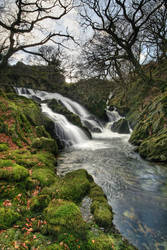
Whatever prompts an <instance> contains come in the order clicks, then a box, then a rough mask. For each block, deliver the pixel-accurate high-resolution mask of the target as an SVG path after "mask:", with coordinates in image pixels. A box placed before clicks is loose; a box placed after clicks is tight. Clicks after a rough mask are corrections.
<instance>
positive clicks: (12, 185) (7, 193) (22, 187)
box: [0, 180, 27, 199]
mask: <svg viewBox="0 0 167 250" xmlns="http://www.w3.org/2000/svg"><path fill="white" fill-rule="evenodd" d="M26 188H27V180H25V182H9V181H8V180H7V181H4V180H1V181H0V198H1V199H4V198H6V199H14V198H15V197H16V196H17V195H18V194H20V193H21V194H23V193H26Z"/></svg>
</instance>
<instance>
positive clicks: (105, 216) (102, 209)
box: [91, 200, 113, 227]
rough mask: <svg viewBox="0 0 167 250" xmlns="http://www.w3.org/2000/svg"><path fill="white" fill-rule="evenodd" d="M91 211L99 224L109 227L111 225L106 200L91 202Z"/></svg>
mask: <svg viewBox="0 0 167 250" xmlns="http://www.w3.org/2000/svg"><path fill="white" fill-rule="evenodd" d="M91 212H92V213H93V215H94V219H95V221H96V223H97V224H98V225H99V226H102V227H110V226H111V225H112V219H113V217H112V212H111V208H110V206H109V205H108V204H107V202H102V201H97V200H95V201H93V202H92V204H91Z"/></svg>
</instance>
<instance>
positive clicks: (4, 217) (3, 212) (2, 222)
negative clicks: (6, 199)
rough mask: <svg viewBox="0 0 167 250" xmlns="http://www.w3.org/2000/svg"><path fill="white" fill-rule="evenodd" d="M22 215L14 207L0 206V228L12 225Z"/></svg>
mask: <svg viewBox="0 0 167 250" xmlns="http://www.w3.org/2000/svg"><path fill="white" fill-rule="evenodd" d="M19 218H20V215H19V214H18V213H17V212H15V211H14V210H13V209H12V208H4V207H1V208H0V229H6V228H8V227H10V226H12V225H13V224H14V223H15V222H16V221H17V220H18V219H19Z"/></svg>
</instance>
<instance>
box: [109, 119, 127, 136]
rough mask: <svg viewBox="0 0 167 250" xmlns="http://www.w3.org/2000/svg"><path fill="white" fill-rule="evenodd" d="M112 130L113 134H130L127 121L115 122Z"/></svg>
mask: <svg viewBox="0 0 167 250" xmlns="http://www.w3.org/2000/svg"><path fill="white" fill-rule="evenodd" d="M111 130H112V131H113V132H117V133H119V134H129V133H130V131H129V125H128V121H127V120H126V119H120V120H119V121H117V122H114V123H113V124H112V126H111Z"/></svg>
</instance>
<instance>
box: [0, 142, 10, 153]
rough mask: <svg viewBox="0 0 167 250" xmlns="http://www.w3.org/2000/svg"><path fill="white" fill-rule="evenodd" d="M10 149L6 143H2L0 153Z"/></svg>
mask: <svg viewBox="0 0 167 250" xmlns="http://www.w3.org/2000/svg"><path fill="white" fill-rule="evenodd" d="M8 149H9V147H8V145H7V144H6V143H0V152H3V151H7V150H8Z"/></svg>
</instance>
